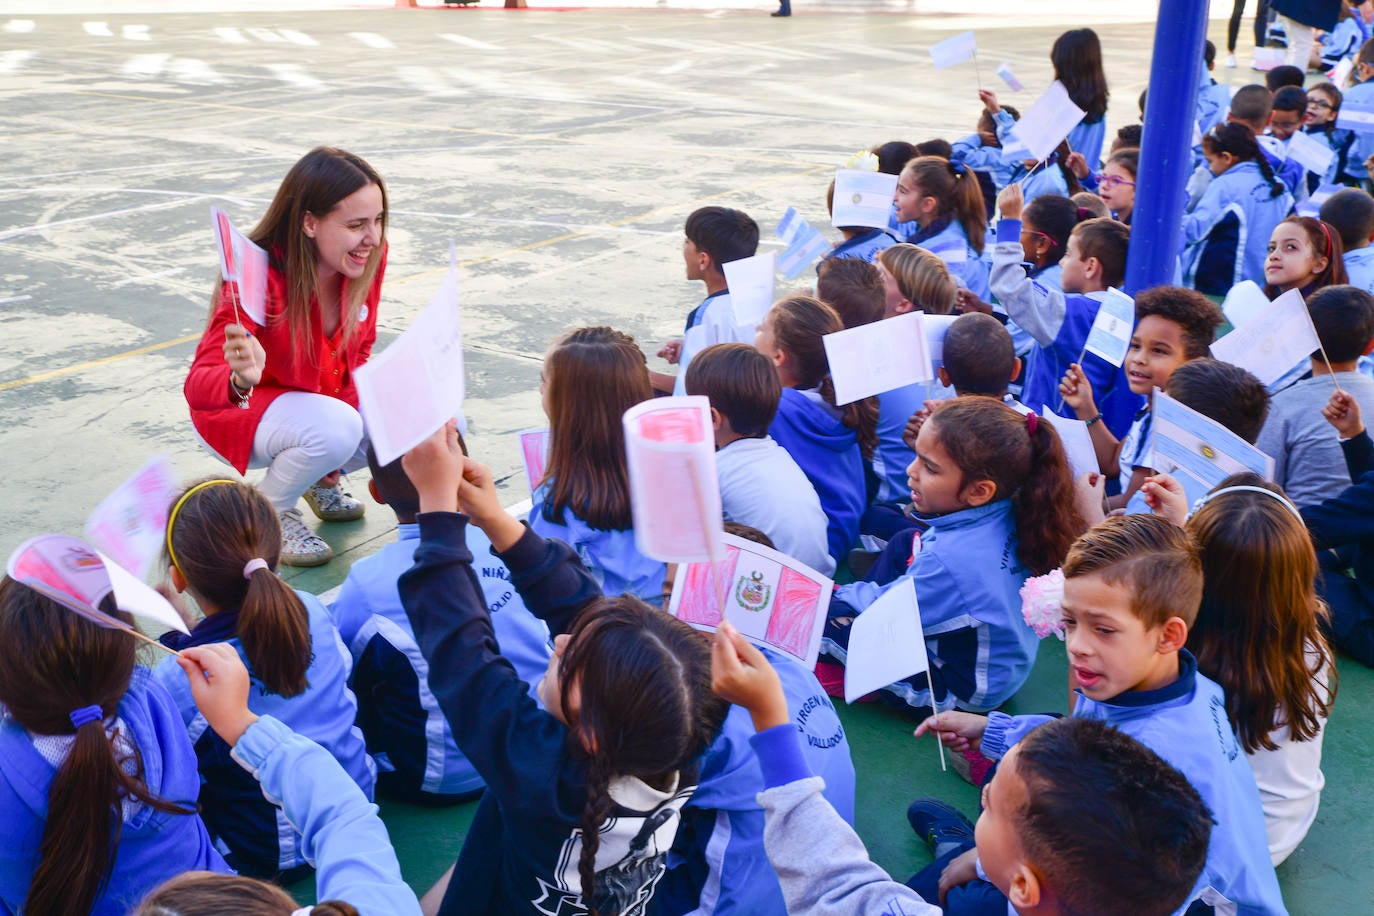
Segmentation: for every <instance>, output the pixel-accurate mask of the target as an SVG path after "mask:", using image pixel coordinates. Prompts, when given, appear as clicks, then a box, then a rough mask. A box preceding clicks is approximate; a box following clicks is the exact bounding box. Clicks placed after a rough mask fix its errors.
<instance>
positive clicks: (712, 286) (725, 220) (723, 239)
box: [649, 207, 759, 395]
mask: <svg viewBox="0 0 1374 916" xmlns="http://www.w3.org/2000/svg"><path fill="white" fill-rule="evenodd" d="M684 233H685V235H686V238H685V239H683V242H682V259H683V261H684V262H685V264H686V268H687V279H688V280H700V281H701V282H702V284H703V285H704V286H705V287H706V298H705V299H703V300H701V304H700V305H698V306H697V307H696V308H694V309H692V311H691V313H689V314H688V316H687V326H686V328H685V330H684V332H683V335H682V337H680V338H678V339H676V340H671V341H669V342H668V343H667V344H665V345H664V347H663V348H662V349H661V350H659V351H658V355H659V356H660V357H662V358H663V359H666V360H667V361H668V362H670V363H676V364H677V366H678V372H677V376H676V377H674V376H672V375H668V374H667V373H664V372H650V373H649V378H650V381H651V382H652V383H653V386H654V390H655V391H659V392H662V393H664V394H678V395H680V394H682V393H683V391H684V388H683V379H684V375H685V374H686V371H687V364H688V363H690V362H691V361H692V357H693V356H694V355H695V354H696V352H697V351H698V350H700V349H702V348H703V347H709V346H710V345H711V344H714V343H725V342H727V341H738V342H740V343H752V342H753V340H754V326H753V325H752V324H751V325H748V326H747V327H746V326H743V325H736V323H735V309H734V305H733V304H732V303H731V302H730V289H729V286H728V284H727V283H726V282H725V271H724V269H723V267H722V265H724V264H728V263H730V262H731V261H738V260H740V259H742V258H752V257H753V256H754V255H755V254H756V253H757V252H758V249H759V224H758V223H756V222H755V221H754V220H753V218H752V217H750V216H749V215H748V214H747V213H745V212H743V211H742V210H732V209H730V208H729V207H702V208H700V209H698V210H694V211H692V214H691V215H690V216H688V217H687V223H686V226H685V227H684Z"/></svg>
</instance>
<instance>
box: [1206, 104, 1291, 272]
mask: <svg viewBox="0 0 1374 916" xmlns="http://www.w3.org/2000/svg"><path fill="white" fill-rule="evenodd" d="M1202 154H1203V155H1204V156H1205V157H1206V158H1207V168H1208V170H1209V171H1211V173H1212V174H1213V175H1214V176H1216V177H1214V178H1213V179H1212V181H1211V183H1210V184H1208V185H1207V190H1205V191H1203V192H1202V196H1201V197H1200V198H1198V202H1197V205H1196V206H1194V207H1193V209H1192V210H1191V211H1190V212H1189V213H1187V214H1185V215H1184V217H1183V234H1182V245H1183V254H1182V261H1183V281H1184V285H1185V286H1191V287H1192V288H1193V289H1196V290H1197V291H1198V292H1200V293H1203V294H1204V295H1208V296H1225V295H1226V294H1227V293H1228V292H1230V291H1231V287H1233V286H1235V285H1236V284H1237V283H1239V282H1240V281H1242V280H1253V281H1255V282H1256V283H1258V284H1260V285H1263V284H1264V260H1265V256H1266V255H1267V254H1268V247H1269V236H1270V234H1272V233H1273V231H1274V227H1275V226H1277V225H1278V224H1279V223H1280V222H1282V220H1283V218H1284V217H1285V216H1287V215H1288V211H1289V210H1291V209H1293V198H1292V196H1291V195H1289V193H1288V190H1287V189H1286V188H1285V187H1284V184H1283V182H1281V181H1279V180H1278V179H1277V178H1275V177H1274V170H1273V168H1271V167H1270V165H1269V160H1268V158H1267V157H1266V156H1265V154H1264V151H1263V150H1262V149H1260V145H1259V142H1258V141H1257V140H1256V139H1255V135H1254V133H1253V132H1251V130H1250V128H1249V127H1247V126H1245V125H1244V124H1241V123H1239V122H1237V121H1227V122H1224V123H1222V124H1218V125H1216V126H1215V127H1213V128H1212V129H1211V130H1209V131H1208V132H1207V134H1206V135H1205V136H1204V137H1203V138H1202Z"/></svg>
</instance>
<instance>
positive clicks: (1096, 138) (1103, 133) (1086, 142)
mask: <svg viewBox="0 0 1374 916" xmlns="http://www.w3.org/2000/svg"><path fill="white" fill-rule="evenodd" d="M1066 139H1067V140H1068V141H1069V149H1071V150H1073V151H1074V152H1075V153H1082V154H1083V158H1084V159H1086V160H1088V168H1090V169H1092V170H1093V171H1094V172H1096V171H1097V170H1098V169H1100V168H1102V144H1103V143H1104V142H1106V139H1107V116H1106V115H1105V114H1104V115H1103V116H1102V117H1100V118H1098V119H1097V120H1096V121H1092V122H1090V121H1088V119H1087V118H1084V119H1083V120H1081V121H1079V122H1078V124H1077V125H1075V126H1074V129H1073V130H1071V131H1069V136H1068V137H1067V138H1066Z"/></svg>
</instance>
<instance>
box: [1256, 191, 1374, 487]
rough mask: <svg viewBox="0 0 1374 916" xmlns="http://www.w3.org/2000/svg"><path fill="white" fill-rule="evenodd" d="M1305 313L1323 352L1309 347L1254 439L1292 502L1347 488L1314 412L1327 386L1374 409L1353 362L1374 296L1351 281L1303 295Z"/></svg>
mask: <svg viewBox="0 0 1374 916" xmlns="http://www.w3.org/2000/svg"><path fill="white" fill-rule="evenodd" d="M1354 193H1357V194H1364V192H1363V191H1355V192H1354ZM1307 312H1308V314H1309V315H1311V316H1312V326H1313V327H1314V328H1315V329H1316V331H1317V339H1318V340H1319V341H1321V344H1322V349H1323V350H1324V351H1325V355H1323V352H1322V351H1317V352H1315V353H1313V354H1312V357H1311V360H1310V361H1309V364H1310V371H1311V377H1310V378H1304V379H1299V380H1298V381H1296V382H1294V383H1293V384H1292V385H1290V386H1289V387H1287V388H1285V389H1283V390H1282V391H1279V392H1277V393H1276V394H1275V395H1274V397H1273V402H1272V405H1271V408H1270V411H1269V417H1268V419H1267V420H1266V421H1265V424H1264V430H1263V431H1262V432H1261V433H1260V435H1259V439H1258V440H1257V441H1256V443H1255V444H1256V445H1257V446H1259V448H1260V450H1261V451H1263V452H1264V453H1265V454H1267V455H1269V456H1271V457H1272V458H1273V459H1274V481H1275V482H1276V483H1278V484H1280V485H1282V486H1283V487H1284V489H1285V490H1286V491H1287V492H1288V496H1289V498H1290V499H1292V500H1293V502H1295V503H1297V504H1298V505H1299V506H1309V505H1312V504H1313V503H1317V502H1321V501H1322V500H1324V499H1330V498H1332V497H1334V496H1339V495H1340V493H1341V491H1342V490H1344V489H1345V488H1346V487H1348V486H1350V475H1349V474H1348V473H1347V472H1346V468H1345V459H1344V458H1343V457H1342V456H1341V447H1340V441H1339V439H1338V438H1337V436H1336V433H1335V431H1334V430H1332V429H1331V426H1330V425H1329V424H1328V423H1327V422H1326V421H1325V420H1323V419H1322V417H1321V409H1322V408H1323V407H1324V406H1326V402H1327V400H1328V399H1329V398H1330V397H1331V392H1332V388H1333V386H1334V387H1335V388H1336V389H1338V390H1341V391H1344V392H1346V393H1348V394H1349V395H1351V397H1353V398H1354V399H1355V400H1356V401H1357V402H1358V403H1359V405H1360V408H1361V409H1362V410H1364V411H1374V380H1371V379H1370V378H1369V377H1368V376H1366V375H1364V374H1362V373H1361V372H1359V371H1358V368H1357V367H1358V364H1359V359H1360V356H1361V355H1362V354H1363V353H1364V352H1365V351H1366V350H1368V349H1369V346H1370V344H1371V343H1374V296H1370V294H1369V293H1366V292H1365V291H1364V290H1362V289H1356V288H1355V287H1353V286H1328V287H1326V288H1325V289H1322V290H1318V291H1317V292H1316V293H1315V294H1313V296H1312V298H1310V299H1308V300H1307ZM1328 359H1329V360H1330V361H1331V363H1330V367H1329V368H1328V366H1327V360H1328Z"/></svg>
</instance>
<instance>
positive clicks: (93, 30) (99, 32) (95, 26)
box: [81, 22, 114, 38]
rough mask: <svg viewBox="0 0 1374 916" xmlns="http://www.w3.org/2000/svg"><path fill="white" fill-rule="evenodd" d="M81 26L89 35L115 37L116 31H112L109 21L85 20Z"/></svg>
mask: <svg viewBox="0 0 1374 916" xmlns="http://www.w3.org/2000/svg"><path fill="white" fill-rule="evenodd" d="M81 28H83V29H85V30H86V34H87V35H94V36H96V37H97V38H113V37H114V32H111V31H110V24H109V23H108V22H83V23H81Z"/></svg>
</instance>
